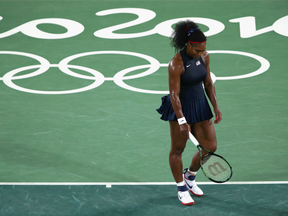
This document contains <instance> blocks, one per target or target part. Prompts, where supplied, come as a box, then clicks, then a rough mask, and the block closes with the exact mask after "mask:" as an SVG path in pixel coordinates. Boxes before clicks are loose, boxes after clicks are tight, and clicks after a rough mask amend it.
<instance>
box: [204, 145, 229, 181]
mask: <svg viewBox="0 0 288 216" xmlns="http://www.w3.org/2000/svg"><path fill="white" fill-rule="evenodd" d="M204 149H205V148H204ZM205 150H206V151H208V154H207V155H205V156H203V157H201V161H200V165H201V169H202V171H203V173H204V175H205V176H206V177H207V178H208V179H209V180H211V181H213V182H216V183H224V182H227V181H229V180H230V179H231V177H232V175H233V170H232V167H231V165H230V164H229V163H228V161H227V160H225V159H224V158H223V157H222V156H220V155H217V154H215V153H212V152H209V150H207V149H205Z"/></svg>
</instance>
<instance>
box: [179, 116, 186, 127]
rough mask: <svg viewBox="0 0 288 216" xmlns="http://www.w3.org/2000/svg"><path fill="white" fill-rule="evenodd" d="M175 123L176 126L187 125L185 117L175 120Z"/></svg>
mask: <svg viewBox="0 0 288 216" xmlns="http://www.w3.org/2000/svg"><path fill="white" fill-rule="evenodd" d="M177 121H178V124H179V125H182V124H185V123H187V121H186V119H185V117H182V118H179V119H177Z"/></svg>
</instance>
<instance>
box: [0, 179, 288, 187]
mask: <svg viewBox="0 0 288 216" xmlns="http://www.w3.org/2000/svg"><path fill="white" fill-rule="evenodd" d="M197 184H198V185H248V184H255V185H256V184H259V185H260V184H262V185H263V184H288V181H244V182H236V181H235V182H233V181H231V182H225V183H221V184H219V183H214V182H197ZM0 185H27V186H33V185H43V186H44V185H48V186H49V185H55V186H57V185H75V186H77V185H105V186H106V187H107V188H110V187H111V186H112V185H123V186H125V185H140V186H141V185H143V186H144V185H175V182H0Z"/></svg>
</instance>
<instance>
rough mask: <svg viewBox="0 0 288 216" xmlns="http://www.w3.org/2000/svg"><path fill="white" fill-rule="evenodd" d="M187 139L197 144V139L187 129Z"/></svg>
mask: <svg viewBox="0 0 288 216" xmlns="http://www.w3.org/2000/svg"><path fill="white" fill-rule="evenodd" d="M189 139H190V140H191V141H192V142H193V143H194V145H195V146H198V145H199V142H198V140H197V139H196V138H195V137H194V136H193V135H192V133H191V132H190V131H189Z"/></svg>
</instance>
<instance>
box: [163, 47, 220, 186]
mask: <svg viewBox="0 0 288 216" xmlns="http://www.w3.org/2000/svg"><path fill="white" fill-rule="evenodd" d="M205 50H206V42H204V43H199V44H192V43H190V42H188V44H187V49H186V51H187V54H188V55H189V56H191V57H192V58H194V59H196V58H199V57H200V56H201V57H202V59H203V61H204V63H205V67H206V70H207V76H206V79H205V80H204V82H203V83H204V88H205V92H206V94H207V96H208V98H209V100H210V102H211V104H212V106H213V108H214V113H215V117H216V120H215V121H214V123H215V124H218V123H219V122H220V121H221V119H222V114H221V112H220V110H219V108H218V104H217V99H216V93H215V87H214V84H213V82H212V80H211V76H210V67H209V63H210V57H209V54H208V52H206V51H205ZM168 72H169V91H170V100H171V103H172V107H173V110H174V112H175V115H176V116H177V119H179V118H182V117H184V115H183V112H182V107H181V102H180V99H179V93H180V78H181V75H182V74H183V73H184V72H185V67H184V65H183V61H182V58H181V55H180V53H179V52H178V53H177V54H176V55H175V56H174V57H173V58H172V60H171V61H170V63H169V66H168ZM189 131H190V132H191V133H192V134H193V135H194V136H195V137H196V139H197V140H198V141H199V143H200V144H201V145H202V146H203V147H204V148H206V149H208V150H209V151H211V152H215V151H216V149H217V140H216V134H215V129H214V125H213V122H212V120H211V119H209V120H207V121H203V122H198V123H193V124H187V123H185V124H182V125H179V124H178V122H177V121H170V135H171V150H170V154H169V163H170V168H171V171H172V174H173V177H174V179H175V181H176V182H177V183H178V182H182V181H183V178H182V172H183V164H182V158H181V156H182V152H183V151H184V149H185V147H186V142H187V139H188V138H189ZM206 153H207V152H204V151H203V152H202V154H203V155H205V154H206ZM199 168H200V155H199V152H198V151H197V152H196V153H195V155H194V156H193V158H192V162H191V165H190V167H189V170H191V171H193V172H197V171H198V170H199Z"/></svg>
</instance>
